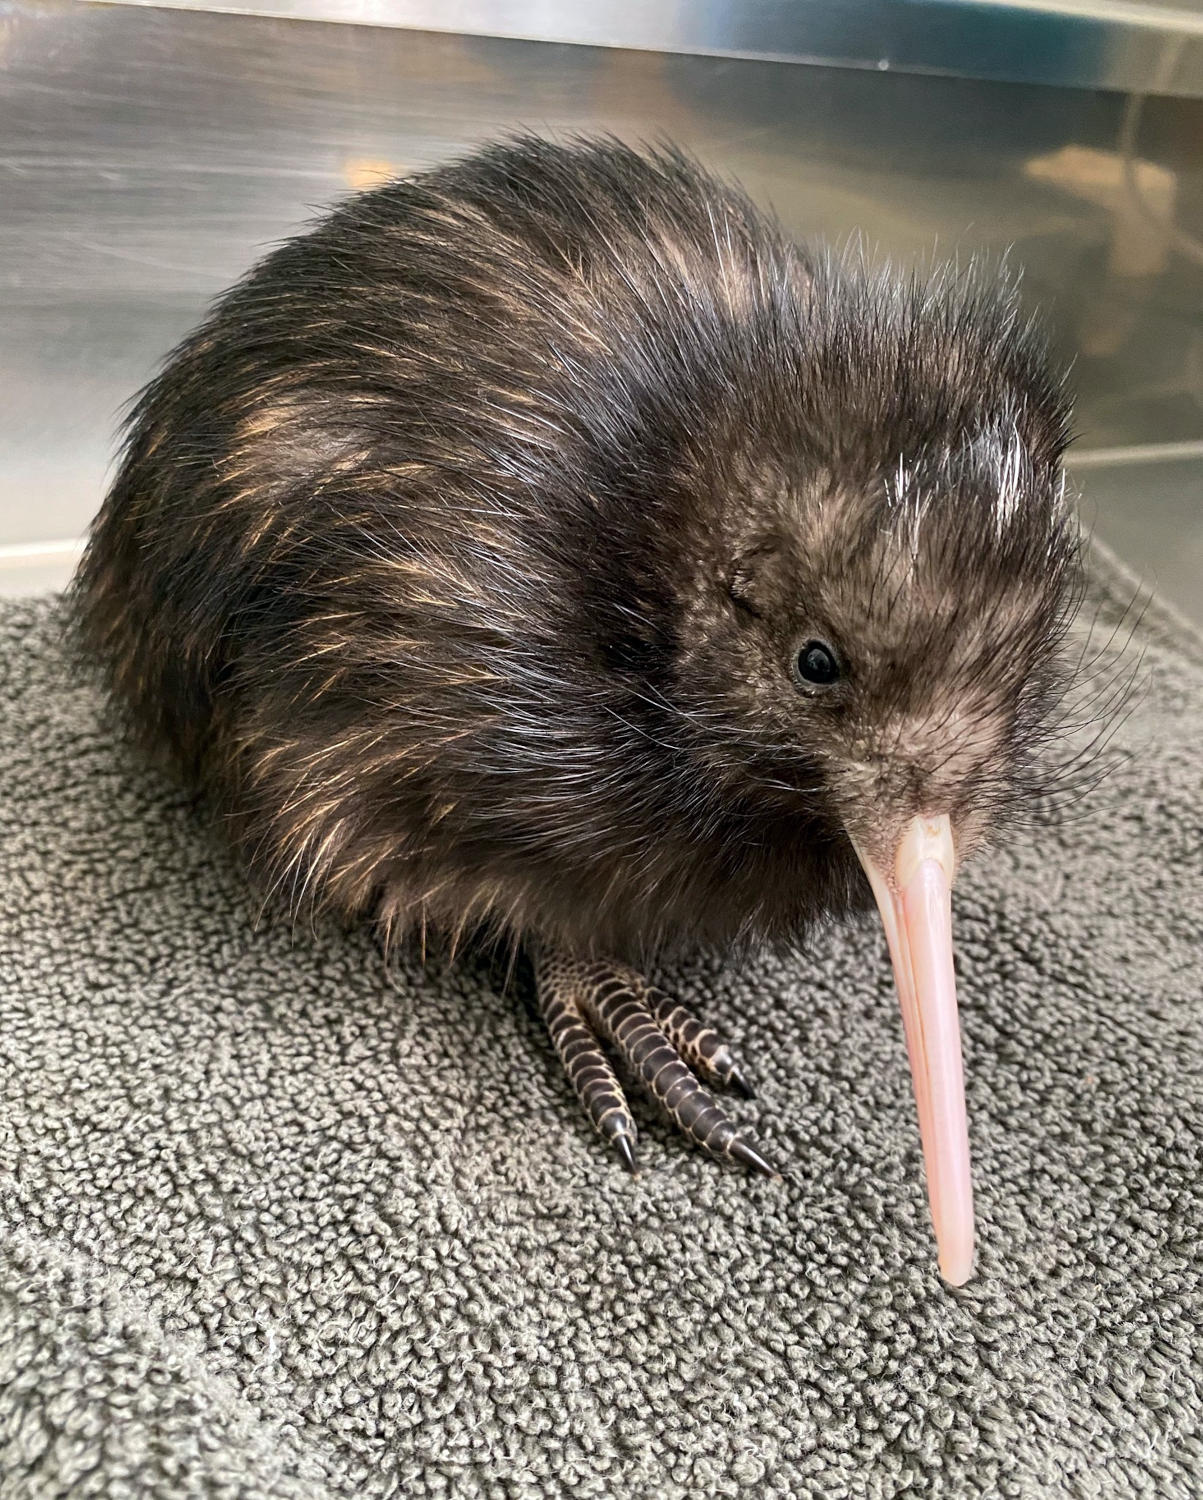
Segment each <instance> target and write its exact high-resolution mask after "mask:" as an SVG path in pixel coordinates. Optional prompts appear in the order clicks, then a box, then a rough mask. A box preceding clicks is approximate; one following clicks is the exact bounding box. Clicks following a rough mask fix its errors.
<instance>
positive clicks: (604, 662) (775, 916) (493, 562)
mask: <svg viewBox="0 0 1203 1500" xmlns="http://www.w3.org/2000/svg"><path fill="white" fill-rule="evenodd" d="M1067 411H1068V407H1067V399H1066V396H1065V394H1064V392H1063V390H1062V387H1061V384H1060V382H1059V380H1058V379H1056V378H1055V377H1054V376H1053V375H1052V374H1051V373H1050V369H1049V365H1048V360H1047V356H1046V353H1045V349H1044V347H1043V344H1042V341H1041V339H1040V337H1039V335H1038V334H1037V333H1036V332H1035V331H1034V330H1033V329H1032V327H1031V326H1030V325H1029V324H1028V323H1027V322H1026V321H1025V320H1024V319H1023V318H1022V317H1021V315H1020V312H1019V310H1018V304H1017V299H1016V294H1015V290H1014V287H1013V285H1011V283H1010V282H1009V281H1008V280H1006V279H1005V278H1000V277H999V276H998V275H993V276H992V275H988V274H986V273H984V272H982V271H980V270H977V269H973V268H970V269H969V270H967V271H964V272H957V271H954V270H951V269H942V270H938V271H936V272H935V273H933V274H931V275H929V276H921V277H912V278H907V277H903V276H899V275H898V274H897V273H894V272H890V271H880V272H875V271H873V270H871V269H870V268H868V267H867V266H866V265H865V264H863V263H862V262H861V261H859V260H857V259H856V258H851V257H845V258H843V259H840V258H835V257H832V256H829V255H826V254H818V253H815V254H812V253H811V252H809V251H805V250H801V249H798V248H796V247H795V246H793V245H792V244H790V243H789V242H788V240H787V239H786V238H785V236H784V235H783V234H782V232H781V231H780V229H779V228H778V227H777V226H776V225H775V224H773V223H772V222H771V221H770V220H768V219H767V218H766V217H765V216H763V215H762V214H760V213H759V212H758V211H757V210H756V209H755V208H754V207H753V206H752V204H751V203H750V202H749V201H748V200H747V199H746V198H745V197H744V196H743V195H742V194H741V193H739V192H738V191H736V190H734V189H733V188H731V187H729V186H726V185H724V184H721V183H719V182H717V181H716V180H714V179H713V178H712V177H710V176H708V175H706V174H705V173H704V172H703V171H701V170H700V169H699V168H698V167H697V166H696V165H694V164H692V163H691V162H690V161H688V160H687V159H686V158H684V157H683V156H681V155H679V154H677V153H675V152H673V151H671V150H661V151H658V152H651V153H638V152H635V151H633V150H630V149H628V148H626V147H624V146H622V145H619V144H617V143H615V142H612V141H592V142H576V143H573V144H569V145H552V144H548V143H546V142H543V141H539V140H532V139H521V140H514V141H509V142H506V143H503V144H500V145H496V146H493V147H490V148H488V149H485V150H482V151H480V152H479V153H477V154H475V155H473V156H470V157H468V158H467V159H466V160H464V161H461V162H458V163H455V164H452V165H450V166H446V167H442V168H439V169H437V170H434V171H431V172H428V173H425V174H424V175H422V176H420V177H417V178H415V179H412V180H408V181H402V182H396V183H392V184H390V185H388V186H386V187H382V188H380V189H378V190H375V191H372V192H369V193H366V194H364V195H362V196H359V197H356V198H354V199H352V200H351V201H349V202H347V203H346V204H344V205H343V206H341V207H340V208H338V209H337V210H336V211H335V212H333V213H332V214H330V215H329V216H328V217H327V218H325V219H323V220H322V221H320V222H319V223H318V224H317V225H316V226H315V227H314V228H313V229H312V230H311V231H310V232H308V233H306V234H303V235H301V236H300V237H298V238H297V239H294V240H292V241H290V242H289V243H287V244H285V245H284V246H283V247H282V248H280V249H279V250H277V251H276V252H275V253H274V254H272V255H270V256H269V257H268V258H267V259H266V260H264V261H263V262H262V263H261V264H260V265H258V266H257V267H256V268H255V269H254V270H253V271H251V273H250V274H249V275H248V276H247V277H246V279H245V280H244V281H242V282H241V283H240V284H239V285H238V286H237V287H235V288H234V289H233V290H232V291H231V292H230V293H229V294H228V295H227V296H225V297H224V298H223V299H222V300H221V301H220V302H219V303H218V304H217V306H216V307H215V309H214V310H213V312H212V313H211V314H210V316H209V317H208V318H207V320H206V321H205V322H204V324H203V325H202V326H201V328H200V329H199V330H198V331H197V332H196V333H195V334H193V335H192V336H191V337H190V338H189V339H187V340H186V341H185V342H184V343H183V344H182V345H181V346H180V347H179V348H178V349H177V350H176V351H175V353H174V354H173V355H172V356H171V358H170V359H169V361H168V363H167V364H166V366H165V368H164V370H163V373H162V374H161V375H159V377H158V378H157V379H156V380H155V381H153V382H152V384H151V385H150V386H149V387H148V389H147V390H146V392H145V393H144V394H143V396H142V398H141V400H140V402H139V403H138V405H137V407H136V409H135V411H134V413H133V416H132V420H131V423H130V428H129V440H128V446H127V449H126V452H125V458H124V462H123V464H122V467H121V470H120V473H119V475H118V477H117V480H116V482H115V484H114V486H113V488H112V491H111V493H110V495H109V497H108V499H107V501H106V503H105V506H104V509H103V511H102V512H101V514H100V517H99V519H98V521H97V523H96V527H95V531H94V534H93V537H92V541H91V545H90V548H89V550H88V553H87V556H86V558H85V560H84V563H83V565H82V568H81V571H80V574H79V579H78V585H77V592H78V603H79V607H80V611H81V618H82V623H83V626H84V630H85V633H86V637H87V639H88V641H89V642H90V644H91V646H92V648H93V649H94V650H95V651H96V652H97V653H98V654H99V655H100V656H101V657H102V658H103V659H104V660H105V661H106V662H107V663H108V665H109V668H110V669H111V672H112V676H113V681H114V685H115V687H116V690H117V692H118V694H119V696H120V697H121V698H122V699H123V700H124V702H125V703H127V704H128V705H129V707H130V709H131V710H132V713H133V716H134V719H135V720H136V722H137V723H138V725H139V726H140V727H141V729H142V731H143V732H144V734H145V736H146V738H147V740H148V741H149V742H151V743H152V744H154V745H155V746H159V747H164V748H166V749H168V750H169V751H170V752H171V754H172V756H173V757H174V759H175V761H176V762H177V764H178V765H179V766H180V767H181V768H182V769H183V771H184V772H185V773H186V774H187V775H188V776H189V777H191V778H192V779H193V780H194V781H196V782H197V783H199V784H200V785H201V786H203V787H204V788H206V789H207V790H208V791H209V792H210V793H211V794H212V796H213V797H214V799H215V800H216V803H217V805H218V806H219V807H220V809H221V810H222V811H223V812H224V813H225V814H226V816H227V819H228V822H229V825H230V827H231V829H232V832H233V837H234V838H235V840H236V842H237V844H238V846H239V847H240V848H241V850H242V851H243V853H244V854H245V857H246V860H247V863H248V865H249V867H250V869H251V870H252V872H253V874H254V876H255V878H256V879H257V881H258V882H259V883H260V885H261V886H262V888H263V889H264V890H265V891H266V892H275V893H278V894H280V895H282V896H283V897H284V898H285V899H286V900H287V901H288V902H289V903H291V904H292V905H293V907H294V908H296V909H298V910H300V909H302V908H305V907H307V906H309V905H314V906H317V907H323V908H329V909H335V910H338V911H340V912H342V913H344V914H348V915H358V914H363V915H365V916H372V917H374V918H376V919H377V920H378V921H379V922H380V923H381V925H382V928H383V930H384V931H385V933H386V934H388V935H390V936H395V935H396V934H398V933H399V932H401V931H402V930H405V929H411V928H415V927H420V928H423V929H426V928H432V929H436V930H439V931H443V932H447V933H458V932H460V931H462V930H464V929H465V928H466V927H472V928H475V929H480V928H483V929H485V930H488V931H492V932H494V933H495V934H499V935H502V936H503V937H510V938H513V939H515V940H523V939H526V938H534V939H537V940H540V941H541V942H542V944H543V945H544V947H545V949H546V950H547V951H549V952H560V953H568V954H574V955H578V956H580V957H581V958H584V957H587V956H597V955H604V956H607V957H609V958H612V959H623V958H625V959H634V958H638V957H639V956H641V955H645V954H646V953H648V952H649V951H650V950H655V949H658V948H661V947H663V946H664V945H665V944H667V943H671V942H688V943H708V944H718V945H728V944H731V943H734V942H737V941H740V940H770V941H771V940H783V939H784V940H788V939H790V938H792V937H794V936H796V935H798V934H799V933H801V932H803V931H805V930H806V929H807V928H808V927H809V926H810V925H811V924H813V923H814V921H815V920H816V919H818V918H821V917H826V916H832V915H838V914H840V913H841V912H844V911H846V910H848V909H849V908H850V907H853V906H858V905H863V904H866V903H867V902H868V899H869V889H868V886H867V885H866V882H865V879H864V876H863V875H862V873H861V868H860V865H859V864H858V860H857V856H856V854H855V853H854V848H853V844H854V842H855V844H856V845H857V847H859V848H860V849H861V850H862V851H864V850H868V851H869V853H870V854H874V855H879V856H880V857H881V858H883V859H884V858H885V857H886V855H887V853H888V851H889V850H890V849H892V848H893V846H894V842H895V841H896V839H897V837H898V835H899V831H900V830H901V829H902V828H903V826H904V825H905V824H906V822H907V820H908V819H909V818H911V817H912V816H913V815H914V814H916V813H918V812H921V811H923V810H924V809H925V808H928V807H932V806H937V807H940V808H942V809H945V810H946V811H947V812H948V813H949V814H950V816H951V818H952V826H953V827H954V829H955V832H956V840H957V851H958V857H964V855H965V854H967V853H969V852H970V851H971V850H972V849H973V848H974V847H975V846H976V845H977V844H979V843H980V842H981V840H982V839H983V838H984V837H985V836H986V834H987V833H988V832H989V831H990V830H991V829H992V828H994V827H997V826H998V824H999V822H1000V820H1003V819H1005V817H1006V816H1007V815H1008V814H1009V813H1010V812H1011V811H1013V810H1014V808H1015V807H1016V806H1018V805H1021V804H1022V803H1023V801H1024V799H1025V798H1026V797H1027V796H1029V795H1030V793H1031V791H1032V776H1033V774H1034V773H1033V759H1032V750H1033V748H1034V746H1035V745H1036V743H1037V741H1038V740H1039V737H1040V735H1041V732H1042V726H1043V725H1045V723H1046V720H1047V713H1048V708H1049V704H1050V701H1051V699H1052V697H1053V696H1054V695H1055V691H1056V646H1057V643H1058V641H1059V639H1060V636H1061V633H1062V630H1063V628H1064V625H1065V621H1066V617H1067V612H1068V610H1069V608H1070V607H1071V604H1072V599H1073V578H1074V574H1075V567H1076V548H1077V542H1076V529H1075V525H1074V522H1073V519H1072V516H1071V513H1070V510H1069V508H1068V507H1067V505H1066V503H1065V500H1064V497H1063V485H1062V482H1061V474H1060V467H1059V464H1060V457H1061V452H1062V449H1063V446H1064V444H1065V441H1066V424H1067ZM816 653H817V654H816ZM586 1009H587V1007H586Z"/></svg>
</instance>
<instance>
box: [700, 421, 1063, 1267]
mask: <svg viewBox="0 0 1203 1500" xmlns="http://www.w3.org/2000/svg"><path fill="white" fill-rule="evenodd" d="M1013 448H1014V445H1012V449H1013ZM963 460H964V461H963V462H960V463H957V462H950V460H949V457H948V455H947V454H946V453H945V454H944V455H942V456H941V458H940V460H939V462H935V463H932V464H930V465H928V466H927V467H926V469H925V468H924V466H922V465H921V464H916V465H912V466H910V467H909V468H908V466H907V465H905V464H903V465H899V466H898V468H897V469H896V471H895V472H893V473H891V474H890V475H888V476H883V477H882V478H881V479H880V480H878V481H877V482H874V483H870V484H865V483H849V482H847V481H841V480H840V479H839V478H838V476H836V475H835V474H833V473H831V472H825V473H821V474H818V475H813V474H812V475H811V476H810V477H809V479H808V480H807V482H806V483H805V484H804V485H799V484H797V483H796V482H794V483H789V482H788V481H783V480H782V479H781V478H780V477H778V478H777V479H772V478H764V477H762V478H761V479H760V481H759V482H758V483H757V484H756V485H753V486H751V487H750V488H749V490H748V491H745V496H744V497H743V498H742V500H741V502H740V504H739V506H738V509H736V508H733V510H732V515H733V516H737V519H736V520H735V521H734V522H733V523H732V525H730V526H728V528H727V530H726V535H725V537H724V538H723V539H722V541H720V542H719V543H718V546H719V547H720V548H724V549H725V552H724V553H723V555H722V556H721V557H720V556H719V555H717V554H715V555H714V559H713V560H714V564H715V566H716V568H717V572H718V573H721V574H722V575H723V583H724V586H725V590H726V596H727V609H726V612H725V614H724V613H723V612H722V611H713V612H712V613H711V615H710V619H711V621H712V627H711V629H710V630H706V629H705V628H702V629H700V630H699V632H698V634H697V636H696V637H695V639H697V640H698V641H699V642H700V643H702V644H701V649H702V650H704V651H706V652H708V653H709V654H710V656H711V661H710V662H709V663H707V664H705V665H703V666H702V667H701V670H702V671H703V672H707V671H708V673H709V676H708V679H707V680H709V681H710V682H715V681H716V680H717V681H721V682H722V683H723V689H722V693H721V696H722V698H723V700H724V708H723V710H721V711H722V712H725V713H726V714H727V715H728V716H729V717H730V718H731V719H732V720H733V721H734V722H737V723H738V724H739V726H740V728H741V730H742V734H743V738H744V742H745V743H748V744H754V745H759V746H762V747H763V752H762V756H761V759H760V761H759V763H758V764H757V765H756V766H755V767H754V768H753V769H752V770H750V775H751V774H755V775H757V776H758V777H759V778H760V780H761V782H762V783H763V782H764V781H765V764H766V761H771V764H772V767H773V774H772V778H771V779H772V782H773V784H774V785H776V786H778V787H780V788H788V787H789V786H790V785H791V784H795V785H796V786H797V788H798V798H799V808H801V807H802V806H805V807H806V809H807V811H808V813H809V814H810V816H811V818H812V819H813V818H814V817H815V816H816V814H817V815H818V818H819V820H820V823H821V824H825V825H826V826H827V828H828V830H829V834H830V836H831V837H833V838H834V839H838V838H839V836H840V835H841V834H842V835H843V836H844V837H845V838H846V839H847V841H848V842H849V843H850V844H851V845H852V848H853V849H854V850H855V851H856V854H857V856H858V857H859V860H860V863H861V865H862V867H863V869H864V871H865V874H866V876H867V877H868V880H869V883H870V885H871V887H872V890H873V894H874V897H875V899H876V902H877V905H878V909H879V911H880V914H881V917H882V921H883V924H884V926H885V930H886V936H887V939H888V942H889V947H890V953H891V957H892V960H893V965H894V971H895V977H896V981H897V986H898V991H899V997H900V1000H901V1003H902V1010H903V1017H904V1022H905V1029H906V1037H907V1047H908V1052H909V1055H910V1061H911V1067H912V1073H913V1078H914V1084H915V1094H916V1100H917V1103H918V1110H919V1120H920V1128H921V1133H922V1138H923V1144H924V1150H925V1155H926V1160H927V1170H928V1185H929V1196H930V1200H931V1205H932V1212H933V1218H934V1220H935V1224H936V1230H937V1238H938V1241H939V1243H940V1247H941V1266H942V1270H943V1272H944V1275H945V1277H946V1278H947V1279H948V1280H949V1281H951V1282H953V1283H954V1284H960V1283H961V1282H963V1281H964V1280H966V1279H967V1277H968V1275H969V1271H970V1264H971V1260H972V1253H973V1238H972V1235H973V1218H972V1199H971V1188H970V1177H969V1156H968V1134H967V1128H966V1123H965V1107H964V1095H963V1086H962V1081H961V1056H960V1043H959V1035H958V1030H957V1013H956V998H955V985H954V974H953V957H952V925H951V900H950V897H951V889H952V882H953V879H954V876H955V874H956V871H957V869H958V867H959V866H960V864H961V863H962V862H963V861H964V859H965V858H966V857H968V855H970V854H971V853H972V852H973V850H974V849H975V848H977V847H978V846H979V845H980V844H981V843H982V842H983V840H984V839H985V838H986V837H987V836H988V834H989V833H990V831H991V829H992V827H993V826H994V825H995V824H996V822H997V821H998V819H999V817H1000V816H1001V815H1004V814H1005V813H1006V811H1007V810H1008V809H1009V807H1010V806H1011V805H1012V804H1013V803H1014V801H1015V800H1016V798H1018V797H1021V796H1022V790H1023V785H1024V777H1023V768H1024V765H1025V761H1026V759H1027V757H1028V755H1029V753H1030V750H1031V747H1032V744H1033V742H1034V740H1035V739H1036V738H1037V737H1038V735H1039V730H1040V725H1041V720H1042V715H1043V714H1044V713H1045V711H1046V707H1047V702H1048V699H1049V697H1050V690H1051V688H1052V687H1053V685H1054V683H1055V681H1056V657H1057V646H1058V643H1059V640H1060V637H1061V634H1062V631H1063V627H1064V622H1065V619H1066V615H1067V610H1068V605H1069V601H1070V598H1071V595H1072V588H1073V577H1074V561H1075V557H1076V550H1075V541H1074V537H1075V530H1074V526H1073V522H1072V519H1071V516H1070V514H1069V512H1068V511H1067V509H1066V507H1065V505H1064V503H1063V500H1062V486H1061V484H1060V479H1059V475H1058V474H1057V472H1056V471H1055V468H1053V467H1052V466H1046V467H1045V468H1044V469H1043V470H1041V469H1038V468H1037V467H1035V466H1033V464H1032V463H1031V462H1030V461H1029V459H1028V457H1027V455H1026V454H1024V453H1022V452H1019V451H1009V452H1008V451H1006V450H1000V452H999V453H998V454H996V455H995V456H994V459H993V461H991V462H983V461H982V454H981V452H980V451H979V452H977V453H974V452H973V451H970V450H968V449H967V451H966V454H965V455H963ZM1004 485H1006V486H1007V488H1006V489H1004V488H1003V486H1004ZM749 493H750V495H751V499H750V500H749V499H748V498H747V496H748V494H749ZM694 670H695V671H697V670H698V668H696V667H695V669H694ZM780 809H781V816H782V817H786V818H787V817H788V797H787V795H786V794H784V793H783V795H782V801H781V804H780Z"/></svg>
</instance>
